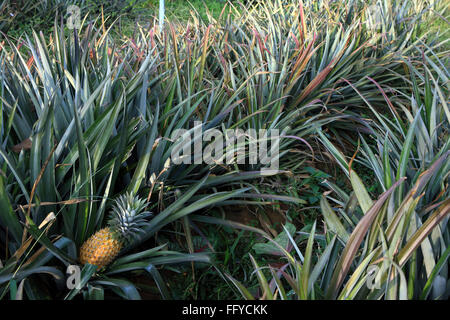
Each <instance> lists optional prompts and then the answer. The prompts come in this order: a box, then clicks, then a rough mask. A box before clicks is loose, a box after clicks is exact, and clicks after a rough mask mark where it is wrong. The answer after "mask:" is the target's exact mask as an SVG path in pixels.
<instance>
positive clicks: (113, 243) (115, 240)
mask: <svg viewBox="0 0 450 320" xmlns="http://www.w3.org/2000/svg"><path fill="white" fill-rule="evenodd" d="M146 205H147V203H146V202H145V200H141V199H139V197H137V196H136V197H135V196H133V195H132V194H125V195H122V196H120V197H119V198H118V199H117V200H115V205H114V206H113V208H112V212H111V214H110V217H109V221H108V226H107V227H105V228H103V229H101V230H99V231H97V232H96V233H95V234H93V235H92V236H91V237H90V238H89V239H87V240H86V241H85V242H84V243H83V245H82V246H81V248H80V262H81V263H82V264H86V263H89V264H92V265H96V266H97V268H98V269H101V268H103V267H105V266H107V265H108V264H110V263H111V262H112V261H114V259H115V258H116V257H117V255H118V254H119V253H120V251H121V250H122V249H123V248H124V247H125V246H127V245H130V244H131V243H132V242H133V241H134V240H136V238H137V236H138V234H139V233H140V232H142V231H143V229H142V228H143V227H144V226H145V224H147V223H148V222H147V220H146V218H147V217H149V216H150V212H148V211H143V210H144V208H145V207H146Z"/></svg>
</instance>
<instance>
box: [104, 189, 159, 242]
mask: <svg viewBox="0 0 450 320" xmlns="http://www.w3.org/2000/svg"><path fill="white" fill-rule="evenodd" d="M146 206H147V202H146V201H145V200H144V199H140V198H139V197H138V196H134V195H133V194H131V193H126V194H124V195H122V196H120V197H119V198H117V199H116V200H115V203H114V206H113V208H112V211H111V214H110V219H109V222H108V225H109V227H110V228H112V229H113V230H114V231H115V232H116V233H117V235H118V236H119V238H120V240H121V241H124V242H125V243H129V242H131V241H132V240H137V239H138V237H139V234H140V233H143V232H144V230H143V227H144V226H145V225H146V224H148V220H147V218H148V217H150V216H151V215H152V214H151V212H149V211H143V210H144V208H145V207H146Z"/></svg>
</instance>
